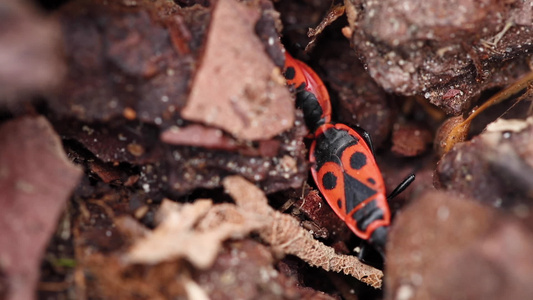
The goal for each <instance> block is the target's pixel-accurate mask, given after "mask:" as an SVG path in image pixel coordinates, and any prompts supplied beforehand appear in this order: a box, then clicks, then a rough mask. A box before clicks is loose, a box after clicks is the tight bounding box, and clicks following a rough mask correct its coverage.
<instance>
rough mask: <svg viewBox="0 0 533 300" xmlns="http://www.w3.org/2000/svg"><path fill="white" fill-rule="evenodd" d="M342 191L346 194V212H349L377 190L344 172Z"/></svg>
mask: <svg viewBox="0 0 533 300" xmlns="http://www.w3.org/2000/svg"><path fill="white" fill-rule="evenodd" d="M344 193H345V195H346V198H345V199H346V212H347V213H349V212H351V211H352V210H353V209H354V208H355V207H356V206H357V205H359V204H360V203H361V202H363V201H365V200H366V199H368V198H370V197H372V196H374V195H375V194H376V193H377V191H376V190H374V189H372V188H370V187H368V186H367V185H365V184H364V183H362V182H361V181H359V180H357V179H356V178H353V177H352V176H350V175H348V174H344Z"/></svg>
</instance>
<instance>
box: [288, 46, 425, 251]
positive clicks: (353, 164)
mask: <svg viewBox="0 0 533 300" xmlns="http://www.w3.org/2000/svg"><path fill="white" fill-rule="evenodd" d="M285 77H286V79H287V83H288V84H289V85H293V86H294V87H295V89H296V105H297V106H298V107H299V108H301V109H302V110H303V112H304V120H305V123H306V126H307V128H308V129H309V130H310V131H311V132H312V133H313V134H312V135H313V138H314V140H313V142H312V144H311V148H310V149H309V160H310V162H311V165H312V166H311V173H312V175H313V178H314V180H315V183H316V185H317V186H318V189H319V190H320V192H321V193H322V195H323V196H324V198H325V199H326V200H327V202H328V203H329V205H330V206H331V207H332V208H333V210H334V211H335V213H336V214H337V215H338V216H339V218H341V219H343V220H344V222H345V223H346V224H347V225H348V227H349V228H350V229H351V230H352V231H353V232H354V233H355V234H356V235H357V236H358V237H359V238H361V239H363V240H366V241H368V242H369V243H370V244H372V245H373V246H374V247H375V248H376V250H378V251H379V252H380V253H381V254H382V255H383V254H384V251H385V243H386V241H387V233H388V227H389V225H390V221H391V213H390V209H389V205H388V202H387V200H388V199H391V198H393V197H394V196H396V195H398V194H399V193H400V192H402V191H403V190H404V189H405V188H406V187H407V186H409V184H411V183H412V182H413V180H414V179H415V176H414V174H411V175H410V176H408V177H407V178H406V179H405V180H404V181H403V182H402V183H400V185H398V187H397V188H396V189H394V190H393V191H392V193H391V194H390V195H389V196H388V197H387V196H386V194H385V184H384V182H383V176H382V175H381V172H380V170H379V167H378V165H377V163H376V160H375V157H374V149H373V146H372V141H371V139H370V136H369V135H368V133H366V131H364V130H362V129H360V128H356V129H352V128H350V127H348V126H346V125H344V124H340V123H337V124H334V123H331V103H330V98H329V93H328V91H327V89H326V87H325V85H324V83H323V82H322V80H321V79H320V78H319V77H318V75H317V74H316V73H315V72H314V71H313V70H312V69H311V68H310V67H309V66H307V65H306V64H305V63H303V62H301V61H299V60H297V59H294V58H293V57H292V56H291V55H290V54H288V53H286V54H285Z"/></svg>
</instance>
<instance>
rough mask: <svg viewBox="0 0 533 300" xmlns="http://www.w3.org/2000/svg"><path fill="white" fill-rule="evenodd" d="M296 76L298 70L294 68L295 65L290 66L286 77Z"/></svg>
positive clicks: (292, 77)
mask: <svg viewBox="0 0 533 300" xmlns="http://www.w3.org/2000/svg"><path fill="white" fill-rule="evenodd" d="M295 76H296V70H294V67H288V68H287V69H286V70H285V78H287V79H288V80H292V79H294V77H295Z"/></svg>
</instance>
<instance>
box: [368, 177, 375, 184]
mask: <svg viewBox="0 0 533 300" xmlns="http://www.w3.org/2000/svg"><path fill="white" fill-rule="evenodd" d="M366 181H368V182H369V183H371V184H376V180H375V179H374V178H372V177H368V178H367V179H366Z"/></svg>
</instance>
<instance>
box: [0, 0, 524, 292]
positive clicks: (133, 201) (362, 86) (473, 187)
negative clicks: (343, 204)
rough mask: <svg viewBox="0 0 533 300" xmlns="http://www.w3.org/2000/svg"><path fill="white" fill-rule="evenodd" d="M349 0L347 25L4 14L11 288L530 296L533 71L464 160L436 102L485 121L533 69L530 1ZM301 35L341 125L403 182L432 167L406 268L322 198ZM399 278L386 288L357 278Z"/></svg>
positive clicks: (407, 225) (304, 7) (1, 173)
mask: <svg viewBox="0 0 533 300" xmlns="http://www.w3.org/2000/svg"><path fill="white" fill-rule="evenodd" d="M4 2H6V1H4ZM434 2H435V1H434ZM195 3H198V4H197V5H193V4H195ZM340 4H341V5H343V6H344V11H345V16H341V17H340V18H339V19H337V20H334V19H335V18H336V17H337V15H336V16H335V17H334V18H331V14H330V15H328V13H327V11H328V9H330V6H329V5H330V3H321V4H317V3H313V2H296V1H282V2H278V3H275V4H274V5H273V4H272V3H270V2H268V1H255V2H246V3H239V2H236V1H233V0H219V1H213V2H207V1H203V2H202V1H200V2H193V1H189V2H188V1H176V2H175V3H174V2H165V1H138V2H135V3H122V2H116V3H108V2H103V1H94V0H93V1H66V3H64V4H63V5H61V6H60V7H57V8H53V9H49V11H47V12H43V11H42V10H41V11H39V10H38V9H36V8H35V7H34V6H35V4H33V3H22V2H21V3H20V4H10V5H8V6H4V7H5V8H6V13H7V14H9V16H11V18H9V19H10V20H12V21H11V22H10V23H9V26H2V27H1V28H3V30H2V29H0V30H2V31H3V32H10V33H11V34H9V35H3V36H2V37H1V38H2V39H4V41H6V42H5V43H0V45H1V46H0V52H1V53H3V54H5V57H6V58H7V60H6V61H9V62H10V64H9V67H6V68H3V69H2V70H1V71H0V87H1V91H2V93H1V94H2V97H1V102H0V105H1V107H2V111H1V113H0V120H1V122H2V123H1V124H0V126H1V127H0V133H1V136H2V137H3V138H2V140H3V142H2V144H3V145H6V146H5V147H2V151H0V161H2V162H3V163H2V167H1V169H0V185H1V186H2V187H3V189H2V190H4V191H6V193H3V194H4V195H2V197H0V200H1V202H2V203H3V207H4V208H6V209H5V210H3V212H2V213H3V218H2V219H3V221H4V222H3V223H4V225H5V226H2V228H5V229H3V230H6V231H4V232H2V236H3V237H4V238H5V239H6V241H9V242H5V243H1V244H2V247H3V248H2V251H1V252H2V254H3V256H2V257H3V259H2V261H3V263H2V266H1V268H0V274H1V276H0V295H1V296H2V297H3V298H7V299H29V298H33V297H34V295H35V293H38V295H39V296H40V297H47V296H48V297H56V296H59V295H62V296H64V297H74V298H114V299H115V298H123V299H131V298H132V297H137V298H150V299H159V298H160V299H167V298H170V297H183V298H190V299H228V298H232V299H233V298H241V299H257V298H269V299H270V298H272V299H279V298H291V299H293V298H299V299H301V298H313V299H317V298H323V299H331V298H332V297H342V298H346V299H354V297H357V298H360V299H376V298H380V297H384V298H387V299H396V298H400V299H427V298H431V299H448V298H450V297H452V298H460V297H465V295H467V296H466V297H467V298H470V299H472V298H479V299H481V298H482V299H501V298H504V297H505V298H528V297H530V296H531V294H532V293H533V291H531V290H530V289H529V286H531V284H530V283H529V280H530V279H529V278H533V277H532V276H531V272H532V268H531V266H530V264H528V256H527V253H529V252H530V251H528V249H529V247H531V245H532V237H531V224H532V223H531V217H530V203H531V201H530V198H531V190H530V186H531V185H530V182H529V180H530V178H531V176H530V175H531V168H532V165H531V162H532V159H531V153H532V152H531V151H530V147H531V146H530V145H531V142H530V141H529V137H530V136H531V135H530V129H531V126H532V125H531V123H532V122H531V121H530V119H529V118H528V115H529V113H528V109H529V104H530V101H529V100H530V94H529V92H528V91H527V89H528V88H529V85H530V83H529V81H526V84H525V85H524V86H523V87H520V88H519V89H518V91H516V92H513V93H514V94H516V95H514V96H515V97H518V98H520V100H521V101H520V102H519V103H518V104H516V105H515V106H512V108H511V109H509V108H510V107H511V102H512V99H511V100H510V101H506V102H502V103H500V104H498V105H497V106H496V107H495V108H492V111H489V112H487V113H481V114H480V115H479V116H477V117H476V118H477V121H476V122H477V123H476V124H474V123H473V124H472V129H471V130H472V133H473V135H475V136H474V137H473V138H471V136H469V135H466V138H467V139H468V141H466V142H463V143H459V144H458V145H456V146H454V147H453V148H452V149H451V151H450V152H449V153H447V154H445V155H444V156H443V157H442V158H440V157H439V156H437V155H436V153H435V150H433V149H431V147H430V141H431V139H432V137H435V139H436V140H435V144H440V142H441V141H442V139H443V136H442V133H441V134H437V128H438V126H439V125H440V123H441V122H442V116H443V114H442V112H439V111H436V110H435V108H434V107H431V106H428V104H427V102H428V100H429V101H430V102H431V103H433V104H435V105H437V106H439V107H440V108H442V109H443V110H444V111H445V112H447V113H451V114H455V115H461V114H463V119H464V118H466V117H467V116H468V115H470V114H469V110H470V108H472V107H475V106H476V105H478V106H480V105H481V103H483V101H485V100H486V99H488V98H489V97H490V94H491V93H494V92H496V90H495V88H499V89H501V88H505V87H506V86H511V85H512V84H513V83H515V82H517V81H519V79H520V78H524V76H527V72H530V65H531V64H530V61H531V55H530V54H529V53H530V52H531V50H532V49H531V48H532V45H531V39H532V35H531V23H532V22H531V18H532V8H531V6H528V1H510V2H509V1H508V2H505V3H500V2H498V1H484V2H482V3H480V2H476V1H465V0H461V1H452V2H448V3H445V4H444V3H440V2H439V3H437V2H435V3H433V2H431V1H430V2H427V1H420V3H419V1H414V0H411V1H405V0H390V1H382V2H379V3H375V2H371V1H363V0H361V1H345V2H344V3H340ZM32 5H33V6H32ZM336 7H337V6H336ZM435 8H438V9H435ZM458 8H460V9H458ZM462 8H465V9H462ZM332 11H333V12H334V13H333V14H335V11H336V12H338V11H339V10H338V8H334V9H333V10H332ZM436 12H438V13H436ZM278 13H279V14H278ZM339 14H340V13H339ZM324 17H325V18H326V19H327V18H330V19H327V20H326V22H325V23H324V24H326V25H327V26H325V27H320V28H318V30H317V31H315V32H314V33H313V34H315V35H316V40H315V42H314V44H313V45H314V46H313V48H312V50H311V51H310V52H307V53H305V52H303V51H302V50H301V48H300V49H298V46H297V45H298V44H300V45H305V44H307V42H309V38H308V37H307V29H308V28H309V27H315V26H317V25H318V24H319V23H320V21H321V20H322V18H324ZM28 20H32V22H28ZM28 24H35V25H36V26H35V27H32V26H29V25H28ZM279 30H282V31H281V34H282V37H283V38H282V40H281V41H280V40H279ZM15 33H16V34H15ZM36 33H38V34H36ZM80 36H83V37H84V38H83V39H80V38H79V37H80ZM281 42H283V44H284V46H285V47H286V48H288V49H289V50H290V51H291V52H292V53H297V54H298V57H299V58H301V59H303V60H305V61H306V62H308V63H309V64H310V65H311V66H312V67H313V68H315V69H316V70H317V71H318V73H319V75H321V77H322V79H323V80H324V81H325V82H326V84H327V85H328V87H329V90H330V92H331V94H332V97H333V101H334V108H335V110H336V117H337V120H339V121H340V122H344V123H347V124H354V125H355V124H358V125H360V126H362V127H363V128H366V129H367V130H368V131H369V132H370V133H371V134H372V136H373V137H374V140H375V142H376V143H375V144H376V145H377V147H378V152H377V160H378V163H379V164H380V167H381V169H382V172H383V175H384V178H385V181H386V184H387V186H388V188H389V190H390V188H392V187H394V186H395V185H396V184H397V183H398V182H399V181H400V180H401V179H402V178H403V177H404V176H405V174H408V173H410V172H412V171H416V173H417V182H416V183H415V185H414V187H413V188H411V189H410V191H408V192H409V193H408V195H406V196H405V197H404V198H400V199H397V200H395V202H393V203H391V207H392V208H393V209H394V210H395V211H397V214H396V215H397V217H396V218H395V221H394V225H393V230H392V233H391V237H390V243H389V246H388V247H389V249H388V254H387V261H386V264H385V272H384V273H383V272H382V271H380V270H378V269H375V268H373V267H370V266H368V265H364V264H361V263H360V262H359V261H358V260H357V259H356V258H355V256H354V253H353V251H352V249H353V248H355V247H356V246H358V245H359V241H357V240H356V239H355V238H353V236H352V235H351V233H350V231H349V230H347V228H346V226H344V225H343V224H342V221H340V220H338V219H336V217H335V215H334V214H332V213H331V211H330V210H329V208H328V207H327V203H325V202H323V200H322V199H321V198H320V197H319V196H318V194H317V193H316V191H315V190H313V187H312V186H311V187H307V188H305V189H304V197H302V186H303V185H304V184H306V183H305V182H306V178H307V172H308V164H307V158H306V155H307V154H306V151H307V150H306V142H305V139H304V137H305V136H306V134H307V132H306V129H305V127H304V125H303V121H302V115H301V112H300V111H298V110H295V109H294V104H293V100H292V95H291V94H290V91H289V90H288V89H286V88H285V85H284V79H283V76H282V72H281V67H282V66H283V52H282V47H283V46H282V44H281ZM32 49H42V50H41V51H32ZM20 53H28V58H30V59H29V60H26V59H25V60H22V59H20V56H18V55H20ZM32 69H33V70H39V72H32V71H30V70H32ZM21 74H25V75H21ZM22 79H24V80H22ZM206 99H210V100H209V101H206ZM213 99H216V101H214V100H213ZM213 103H214V104H213ZM507 110H508V111H507ZM502 115H503V118H505V119H509V118H511V120H504V119H503V118H499V117H501V116H502ZM497 118H498V121H497V122H496V123H494V124H491V125H490V126H489V127H488V128H487V129H486V130H483V129H484V128H485V126H486V124H488V123H490V122H492V121H494V120H495V119H497ZM443 132H446V131H443ZM479 133H481V134H479ZM449 136H450V134H448V136H446V138H447V137H449ZM463 139H464V138H462V137H460V140H463ZM29 141H32V142H31V143H29ZM60 141H61V142H62V143H61V142H60ZM65 154H66V156H65ZM65 157H66V158H68V159H69V160H70V161H71V162H73V163H74V164H73V163H71V162H68V161H66V160H65ZM437 161H438V163H437ZM21 162H24V163H21ZM74 165H77V167H75V166H74ZM80 167H81V168H80ZM80 169H83V170H84V172H83V174H82V173H81V172H80ZM235 175H237V176H235ZM252 183H255V184H256V185H257V186H254V185H253V184H252ZM309 183H310V182H309ZM311 184H312V183H311ZM76 185H77V187H76ZM433 186H436V187H437V188H438V189H440V190H444V191H439V192H436V191H435V190H434V188H433ZM258 187H259V189H258ZM226 192H227V193H228V194H229V195H228V194H226ZM266 197H268V198H266ZM45 207H46V209H43V208H45ZM61 212H62V213H61ZM60 214H62V215H60ZM21 220H22V221H21ZM29 220H35V221H29ZM54 226H57V229H56V233H55V234H52V233H51V232H52V230H53V228H54ZM25 228H26V229H25ZM35 228H38V230H37V231H36V229H35ZM28 230H29V231H28ZM8 232H9V234H7V233H8ZM311 233H313V234H311ZM317 239H318V240H317ZM13 241H14V242H13ZM47 242H48V248H47V250H46V251H44V247H45V245H46V243H47ZM30 245H31V246H30ZM4 247H5V248H4ZM25 249H26V250H29V249H31V251H19V250H25ZM199 254H203V255H199ZM285 255H289V256H285ZM296 257H297V258H296ZM21 261H24V262H27V263H24V264H22V263H17V262H21ZM39 262H41V268H39V267H38V264H39ZM307 265H312V266H318V267H319V268H310V267H308V266H307ZM320 268H322V269H324V270H330V271H336V272H341V273H345V274H348V275H349V276H340V277H338V276H337V277H336V276H332V275H331V273H328V272H325V271H321V269H320ZM39 274H41V275H40V276H41V278H40V280H38V277H39ZM328 274H330V275H328ZM489 275H490V276H489ZM383 276H385V278H384V279H385V281H384V282H385V289H384V294H383V295H382V296H380V295H379V293H378V294H376V293H373V292H372V291H371V290H368V289H367V288H365V286H364V285H361V284H358V283H357V282H355V281H351V279H350V278H352V277H354V278H358V279H360V280H362V281H363V282H366V283H367V284H370V285H372V286H374V287H379V286H381V285H382V281H381V280H382V277H383ZM472 278H476V279H477V280H475V284H468V285H467V283H472ZM38 281H39V282H38Z"/></svg>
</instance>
